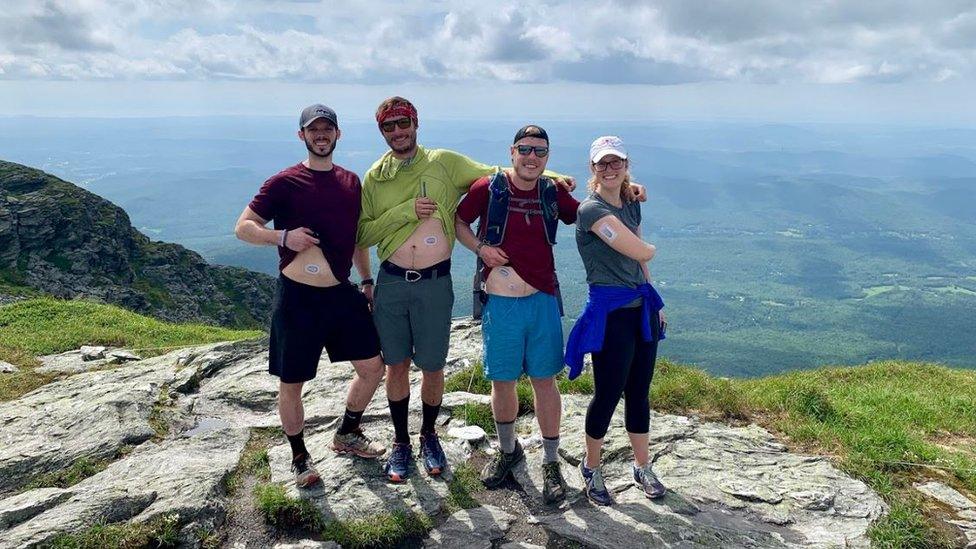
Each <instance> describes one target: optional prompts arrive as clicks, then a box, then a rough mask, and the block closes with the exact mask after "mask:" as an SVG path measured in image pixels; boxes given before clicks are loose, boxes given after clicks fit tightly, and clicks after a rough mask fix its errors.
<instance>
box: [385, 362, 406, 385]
mask: <svg viewBox="0 0 976 549" xmlns="http://www.w3.org/2000/svg"><path fill="white" fill-rule="evenodd" d="M386 375H387V376H388V377H389V378H390V379H391V380H397V381H400V380H406V379H408V378H409V377H410V359H409V358H408V359H407V360H404V361H403V362H398V363H397V364H388V365H387V366H386Z"/></svg>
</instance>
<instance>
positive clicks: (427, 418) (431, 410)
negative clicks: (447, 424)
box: [420, 402, 441, 435]
mask: <svg viewBox="0 0 976 549" xmlns="http://www.w3.org/2000/svg"><path fill="white" fill-rule="evenodd" d="M423 409H424V422H423V423H422V424H421V425H420V434H422V435H425V434H427V433H433V432H434V424H435V423H436V422H437V414H439V413H440V412H441V405H440V404H434V405H430V404H427V403H426V402H423Z"/></svg>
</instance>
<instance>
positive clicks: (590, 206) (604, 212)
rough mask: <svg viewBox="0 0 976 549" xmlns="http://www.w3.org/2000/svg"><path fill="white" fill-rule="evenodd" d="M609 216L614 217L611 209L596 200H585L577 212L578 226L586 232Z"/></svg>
mask: <svg viewBox="0 0 976 549" xmlns="http://www.w3.org/2000/svg"><path fill="white" fill-rule="evenodd" d="M608 215H613V212H612V211H610V208H607V207H606V206H604V205H603V204H600V203H599V202H597V201H596V200H584V201H583V203H582V204H580V206H579V209H578V210H577V219H576V224H577V225H578V226H579V227H581V228H582V229H583V230H584V231H589V230H590V229H591V228H593V224H594V223H596V222H597V221H598V220H600V219H603V218H604V217H606V216H608Z"/></svg>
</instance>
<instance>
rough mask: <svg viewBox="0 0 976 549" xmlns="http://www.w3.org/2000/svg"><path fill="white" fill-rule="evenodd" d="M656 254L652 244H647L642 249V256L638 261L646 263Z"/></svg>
mask: <svg viewBox="0 0 976 549" xmlns="http://www.w3.org/2000/svg"><path fill="white" fill-rule="evenodd" d="M656 252H657V248H655V247H654V245H653V244H648V245H647V246H646V248H645V249H644V254H643V257H641V259H640V261H641V262H644V263H646V262H648V261H650V260H652V259H654V254H655V253H656Z"/></svg>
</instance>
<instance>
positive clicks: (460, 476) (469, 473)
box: [447, 462, 485, 513]
mask: <svg viewBox="0 0 976 549" xmlns="http://www.w3.org/2000/svg"><path fill="white" fill-rule="evenodd" d="M453 473H454V478H453V479H451V482H450V483H448V485H447V490H448V492H449V494H450V495H449V496H448V498H447V510H448V512H449V513H453V512H454V511H457V510H459V509H473V508H475V507H478V506H480V505H481V504H480V503H478V500H476V499H475V498H474V497H473V496H472V495H471V494H474V493H477V492H480V491H481V490H484V487H485V486H484V484H482V483H481V478H480V476H479V475H478V471H477V470H475V468H474V467H472V466H471V464H470V463H468V462H464V463H459V464H458V465H457V467H454V470H453Z"/></svg>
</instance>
